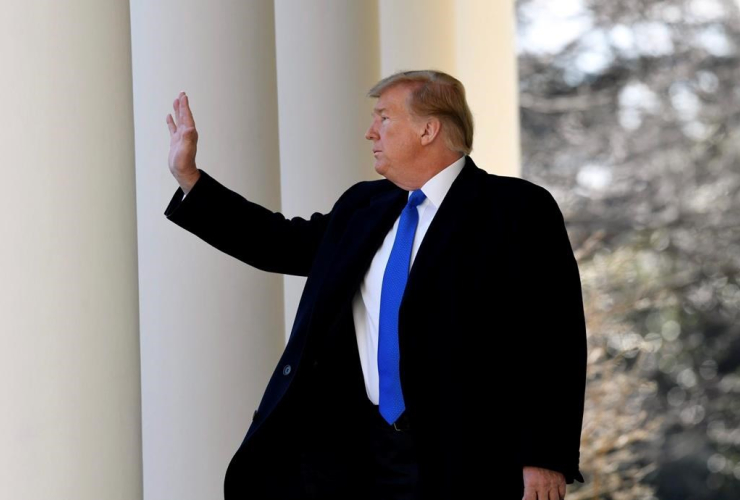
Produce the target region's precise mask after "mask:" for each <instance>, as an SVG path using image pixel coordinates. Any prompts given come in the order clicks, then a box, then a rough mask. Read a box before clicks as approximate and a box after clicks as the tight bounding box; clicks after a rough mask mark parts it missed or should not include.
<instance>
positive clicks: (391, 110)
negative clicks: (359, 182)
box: [365, 85, 423, 184]
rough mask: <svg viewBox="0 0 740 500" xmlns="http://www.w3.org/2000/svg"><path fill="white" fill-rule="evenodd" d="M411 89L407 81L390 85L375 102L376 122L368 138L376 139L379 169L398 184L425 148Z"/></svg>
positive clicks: (366, 137)
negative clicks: (411, 102) (409, 104)
mask: <svg viewBox="0 0 740 500" xmlns="http://www.w3.org/2000/svg"><path fill="white" fill-rule="evenodd" d="M410 92H411V88H410V87H409V86H407V85H395V86H393V87H391V88H389V89H386V90H385V91H384V92H383V93H382V94H381V95H380V97H379V98H378V102H377V103H375V108H374V109H373V122H372V124H371V125H370V128H368V130H367V132H366V133H365V139H368V140H371V141H373V156H375V171H376V172H378V173H379V174H380V175H382V176H384V177H385V178H387V179H388V180H390V181H391V182H395V183H396V184H398V183H399V182H397V181H402V180H403V179H404V178H405V177H406V176H408V175H409V174H410V173H411V172H409V171H408V170H409V169H411V168H413V165H414V158H415V157H416V156H417V153H418V152H419V150H420V148H421V142H420V133H421V129H420V120H419V119H418V118H417V117H415V116H414V115H412V114H411V113H410V112H409V110H408V107H407V105H406V99H407V98H408V95H409V93H410ZM421 127H422V128H423V125H421Z"/></svg>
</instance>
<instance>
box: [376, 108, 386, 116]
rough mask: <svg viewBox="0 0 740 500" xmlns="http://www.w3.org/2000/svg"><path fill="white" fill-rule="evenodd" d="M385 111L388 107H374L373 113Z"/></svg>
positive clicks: (377, 113)
mask: <svg viewBox="0 0 740 500" xmlns="http://www.w3.org/2000/svg"><path fill="white" fill-rule="evenodd" d="M385 111H387V109H386V108H374V109H373V114H374V115H379V114H380V113H383V112H385Z"/></svg>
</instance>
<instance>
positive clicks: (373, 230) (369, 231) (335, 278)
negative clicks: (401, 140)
mask: <svg viewBox="0 0 740 500" xmlns="http://www.w3.org/2000/svg"><path fill="white" fill-rule="evenodd" d="M407 198H408V191H404V190H403V189H401V188H398V187H395V186H393V187H392V188H391V189H390V190H389V191H386V192H383V193H380V194H378V195H376V196H375V197H373V198H372V199H371V200H370V201H369V203H368V204H367V205H366V206H365V207H363V208H360V209H358V210H356V211H355V213H354V214H352V216H351V218H350V220H349V222H348V224H347V230H346V231H345V233H344V235H343V236H342V238H341V240H340V241H339V243H338V245H337V251H336V253H335V255H334V262H333V265H332V266H330V269H329V270H328V272H327V276H326V277H325V278H324V281H323V285H322V290H323V291H324V292H326V293H319V296H320V297H321V298H322V299H324V300H326V302H324V304H325V305H327V306H328V307H330V308H331V311H336V310H337V307H343V306H344V305H345V302H351V300H352V298H353V297H354V294H355V292H356V291H357V289H358V288H359V286H360V284H361V282H362V279H363V277H364V276H365V273H366V272H367V269H368V268H369V267H370V263H371V262H372V259H373V257H374V256H375V252H376V251H377V250H378V248H379V247H380V245H381V244H382V242H383V239H384V238H385V236H386V235H387V234H388V231H390V229H391V227H393V223H394V222H395V220H396V218H398V216H399V214H400V213H401V211H402V210H403V207H404V206H405V205H406V201H407ZM328 293H330V294H331V295H330V296H328V295H327V294H328ZM331 311H330V312H331Z"/></svg>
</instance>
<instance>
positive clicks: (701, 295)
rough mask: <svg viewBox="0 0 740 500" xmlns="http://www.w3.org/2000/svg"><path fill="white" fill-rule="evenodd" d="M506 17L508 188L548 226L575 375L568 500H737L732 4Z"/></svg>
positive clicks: (558, 6)
mask: <svg viewBox="0 0 740 500" xmlns="http://www.w3.org/2000/svg"><path fill="white" fill-rule="evenodd" d="M517 14H518V23H519V27H518V44H519V76H520V91H521V101H520V104H521V125H522V152H523V176H524V177H525V178H528V179H531V180H533V181H534V182H537V183H538V184H541V185H543V186H545V187H547V188H548V189H549V190H550V191H551V192H552V193H553V195H554V196H555V198H556V199H557V200H558V202H559V204H560V206H561V209H562V210H563V214H564V216H565V219H566V221H567V225H568V231H569V234H570V236H571V242H572V243H573V246H574V248H576V249H577V253H578V255H579V263H580V268H581V275H582V282H583V287H584V299H585V300H586V306H585V307H586V309H587V320H588V327H589V348H590V356H591V357H592V358H593V359H591V360H590V362H589V363H590V364H589V388H588V391H589V393H588V395H587V396H588V397H589V398H590V399H589V403H588V404H589V407H588V408H587V414H586V422H585V423H584V442H583V447H584V451H583V453H584V454H585V455H584V456H585V457H594V459H593V460H592V459H590V458H589V460H587V461H584V464H585V467H586V468H587V469H585V470H586V472H587V474H588V476H587V479H589V480H590V481H589V484H586V485H583V487H581V488H580V489H578V488H577V487H576V488H574V490H573V492H572V493H569V495H573V496H574V497H575V498H579V499H580V498H600V499H604V500H607V499H614V500H621V499H625V500H626V499H628V498H630V499H631V498H635V499H636V498H646V499H647V498H651V497H654V498H659V499H660V500H683V499H686V500H689V499H701V500H730V499H731V500H737V499H738V498H740V164H739V163H738V158H739V157H740V130H738V126H737V125H738V123H739V122H740V87H738V86H737V85H736V84H735V82H738V81H740V64H739V63H740V12H739V11H738V3H736V2H735V0H518V1H517ZM627 388H631V389H629V391H628V392H624V391H625V389H627ZM630 415H631V417H630ZM630 418H631V419H632V420H630ZM658 423H662V425H658ZM637 431H639V432H637ZM635 432H636V433H635ZM610 433H611V434H610ZM596 457H605V460H602V461H599V460H597V459H596ZM650 464H652V467H650ZM597 468H598V470H597ZM597 474H599V475H600V476H599V478H598V479H599V481H600V482H599V483H598V484H597V482H596V479H597ZM628 492H631V493H628ZM625 495H631V496H625Z"/></svg>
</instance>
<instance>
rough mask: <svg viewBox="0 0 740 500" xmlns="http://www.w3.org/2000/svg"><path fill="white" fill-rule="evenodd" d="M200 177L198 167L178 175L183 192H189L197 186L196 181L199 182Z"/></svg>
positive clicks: (178, 181)
mask: <svg viewBox="0 0 740 500" xmlns="http://www.w3.org/2000/svg"><path fill="white" fill-rule="evenodd" d="M198 179H200V170H198V169H197V168H196V169H195V170H194V171H193V172H191V173H189V174H183V175H178V176H177V183H178V184H180V188H181V189H182V190H183V192H184V193H185V194H188V193H189V192H190V190H191V189H193V186H195V183H196V182H198Z"/></svg>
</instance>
